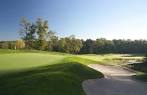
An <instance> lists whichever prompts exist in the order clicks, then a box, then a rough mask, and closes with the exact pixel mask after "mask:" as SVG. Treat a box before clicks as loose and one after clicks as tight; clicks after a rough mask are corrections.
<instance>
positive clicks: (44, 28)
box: [0, 18, 147, 54]
mask: <svg viewBox="0 0 147 95" xmlns="http://www.w3.org/2000/svg"><path fill="white" fill-rule="evenodd" d="M20 27H21V28H20V31H19V34H20V37H21V39H22V40H17V41H0V48H4V49H22V48H25V49H38V50H46V51H58V52H66V53H72V54H77V53H81V54H82V53H83V54H100V53H147V41H146V40H121V39H119V40H116V39H114V40H107V39H105V38H98V39H96V40H92V39H87V40H82V39H77V38H76V37H75V36H74V35H71V36H69V37H64V38H59V37H58V36H57V35H56V32H54V31H52V30H50V28H49V26H48V21H47V20H43V19H41V18H38V19H37V20H36V21H35V22H30V21H29V20H27V19H26V18H22V19H21V22H20Z"/></svg>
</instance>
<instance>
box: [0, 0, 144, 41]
mask: <svg viewBox="0 0 147 95" xmlns="http://www.w3.org/2000/svg"><path fill="white" fill-rule="evenodd" d="M22 17H27V18H28V19H29V20H30V21H35V19H36V18H38V17H42V18H44V19H46V20H48V22H49V26H50V29H51V30H54V31H56V32H57V35H59V36H60V37H64V36H69V35H72V34H74V35H76V36H77V37H78V38H82V39H87V38H91V39H96V38H101V37H104V38H107V39H147V1H146V0H0V40H15V39H19V35H18V31H19V28H20V26H19V22H20V19H21V18H22Z"/></svg>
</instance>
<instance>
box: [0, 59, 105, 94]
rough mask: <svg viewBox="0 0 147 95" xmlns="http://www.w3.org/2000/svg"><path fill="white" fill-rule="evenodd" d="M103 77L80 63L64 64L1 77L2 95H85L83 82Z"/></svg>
mask: <svg viewBox="0 0 147 95" xmlns="http://www.w3.org/2000/svg"><path fill="white" fill-rule="evenodd" d="M101 77H103V75H102V74H101V73H99V72H97V71H95V70H93V69H91V68H89V67H87V66H85V65H82V64H79V63H75V62H74V63H63V64H56V65H51V66H45V67H39V68H36V69H34V70H30V71H25V72H18V73H13V74H6V75H2V76H1V77H0V95H85V93H84V91H83V89H82V85H81V84H82V81H83V80H86V79H93V78H101Z"/></svg>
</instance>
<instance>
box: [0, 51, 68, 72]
mask: <svg viewBox="0 0 147 95" xmlns="http://www.w3.org/2000/svg"><path fill="white" fill-rule="evenodd" d="M64 57H65V56H63V55H59V54H58V55H57V54H56V55H54V54H46V53H10V54H0V72H3V71H10V70H11V71H12V70H22V69H28V68H33V67H38V66H44V65H50V64H55V63H58V62H59V61H60V60H62V59H63V58H64Z"/></svg>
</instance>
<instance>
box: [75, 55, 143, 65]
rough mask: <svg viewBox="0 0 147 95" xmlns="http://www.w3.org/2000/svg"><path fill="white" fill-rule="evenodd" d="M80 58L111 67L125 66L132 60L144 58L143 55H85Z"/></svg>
mask: <svg viewBox="0 0 147 95" xmlns="http://www.w3.org/2000/svg"><path fill="white" fill-rule="evenodd" d="M78 56H79V57H80V58H85V59H89V60H93V61H96V62H97V63H101V64H109V65H116V64H118V63H119V65H121V64H122V65H123V63H126V62H128V61H130V60H134V61H142V59H143V58H144V57H143V55H142V54H98V55H96V54H86V55H85V54H84V55H78Z"/></svg>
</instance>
